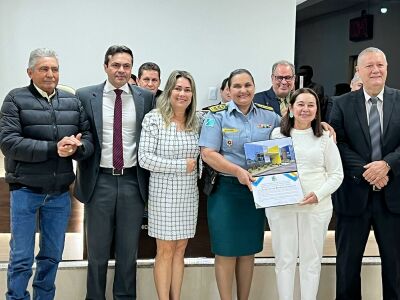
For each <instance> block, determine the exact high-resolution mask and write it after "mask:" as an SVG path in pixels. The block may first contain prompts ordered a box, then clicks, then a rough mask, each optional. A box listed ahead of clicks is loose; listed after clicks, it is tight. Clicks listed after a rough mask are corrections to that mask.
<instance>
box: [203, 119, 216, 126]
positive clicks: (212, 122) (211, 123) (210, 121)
mask: <svg viewBox="0 0 400 300" xmlns="http://www.w3.org/2000/svg"><path fill="white" fill-rule="evenodd" d="M204 125H205V126H207V127H214V125H215V119H206V120H205V122H204Z"/></svg>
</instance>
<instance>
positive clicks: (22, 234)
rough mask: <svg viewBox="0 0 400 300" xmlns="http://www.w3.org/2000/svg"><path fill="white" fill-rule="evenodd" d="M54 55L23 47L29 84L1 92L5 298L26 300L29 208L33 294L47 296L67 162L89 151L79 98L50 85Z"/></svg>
mask: <svg viewBox="0 0 400 300" xmlns="http://www.w3.org/2000/svg"><path fill="white" fill-rule="evenodd" d="M58 69H59V66H58V58H57V55H56V53H55V52H54V51H52V50H49V49H45V48H41V49H36V50H34V51H32V52H31V54H30V57H29V66H28V70H27V72H28V75H29V77H30V78H31V83H30V85H29V86H27V87H22V88H17V89H14V90H12V91H10V92H9V93H8V95H7V96H6V98H5V99H4V102H3V105H2V108H1V113H0V148H1V151H2V152H3V154H4V156H5V170H6V182H7V183H8V184H9V186H10V207H11V224H10V227H11V241H10V248H11V250H10V261H9V265H8V274H7V276H8V278H7V283H8V290H7V294H6V299H9V300H11V299H29V298H30V295H29V292H28V291H27V285H28V281H29V278H30V277H31V275H32V264H33V254H34V246H35V228H36V213H38V215H39V220H40V222H39V223H40V226H39V229H40V234H41V237H40V251H39V253H38V255H37V256H36V274H35V277H34V279H33V284H32V286H33V299H54V296H55V286H54V281H55V277H56V272H57V267H58V263H59V262H60V260H61V258H62V252H63V249H64V236H65V231H66V229H67V225H68V219H69V215H70V210H71V203H70V195H69V186H70V184H71V183H72V182H73V181H74V179H75V175H74V172H73V166H72V159H76V160H80V159H85V158H87V157H89V156H90V155H91V154H92V153H93V144H92V136H91V133H90V132H89V122H88V120H87V118H86V115H85V112H84V110H83V108H82V106H81V104H80V102H79V100H78V99H77V98H76V97H75V96H74V95H73V94H70V93H67V92H64V91H61V90H58V89H57V88H56V86H57V83H58V78H59V74H58Z"/></svg>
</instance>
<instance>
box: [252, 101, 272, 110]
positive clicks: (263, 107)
mask: <svg viewBox="0 0 400 300" xmlns="http://www.w3.org/2000/svg"><path fill="white" fill-rule="evenodd" d="M254 104H255V106H257V107H258V108H261V109H266V110H270V111H274V109H273V108H272V107H271V106H266V105H262V104H259V103H254Z"/></svg>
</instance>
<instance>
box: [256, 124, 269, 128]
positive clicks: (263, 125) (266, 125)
mask: <svg viewBox="0 0 400 300" xmlns="http://www.w3.org/2000/svg"><path fill="white" fill-rule="evenodd" d="M271 127H272V126H271V124H264V123H261V124H257V128H271Z"/></svg>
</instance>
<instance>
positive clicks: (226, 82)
mask: <svg viewBox="0 0 400 300" xmlns="http://www.w3.org/2000/svg"><path fill="white" fill-rule="evenodd" d="M228 80H229V78H228V77H227V78H225V79H224V80H222V83H221V87H220V90H221V91H223V90H224V89H225V88H226V86H227V84H228Z"/></svg>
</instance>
